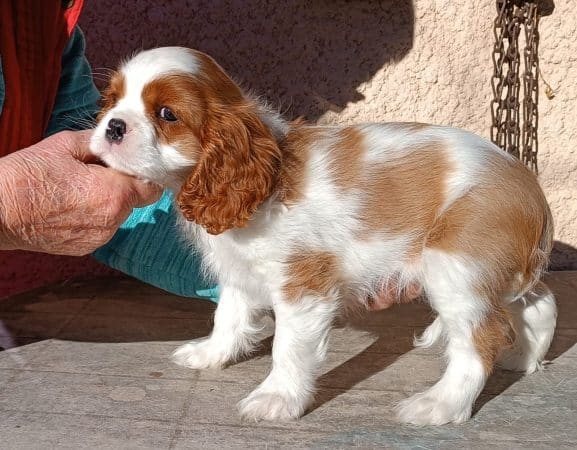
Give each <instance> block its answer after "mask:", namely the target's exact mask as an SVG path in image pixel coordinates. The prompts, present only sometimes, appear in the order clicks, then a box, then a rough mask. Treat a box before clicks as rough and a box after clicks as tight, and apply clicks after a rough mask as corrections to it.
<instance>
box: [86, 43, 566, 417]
mask: <svg viewBox="0 0 577 450" xmlns="http://www.w3.org/2000/svg"><path fill="white" fill-rule="evenodd" d="M90 147H91V150H92V152H93V153H94V154H95V155H96V156H98V157H99V158H100V159H102V160H103V161H104V162H105V163H107V164H108V165H109V166H110V167H113V168H115V169H118V170H120V171H123V172H125V173H128V174H132V175H135V176H137V177H140V178H143V179H147V180H151V181H154V182H156V183H160V184H162V185H164V186H166V187H167V188H168V189H171V190H172V191H173V192H174V193H175V194H176V203H177V205H178V208H179V210H180V212H181V216H182V217H181V219H180V228H181V231H182V234H183V237H184V239H185V240H186V241H189V242H191V243H193V246H195V247H198V249H199V250H200V251H201V252H202V254H203V259H204V262H205V264H206V270H207V271H208V272H209V273H210V274H212V275H213V276H214V277H215V279H216V281H217V282H218V284H219V286H220V289H221V294H220V302H219V304H218V307H217V310H216V314H215V319H214V329H213V331H212V334H211V335H210V336H209V337H207V338H205V339H201V340H196V341H192V342H190V343H188V344H185V345H183V346H181V347H180V348H178V349H177V350H176V351H175V352H174V355H173V357H174V360H175V361H176V363H178V364H180V365H183V366H186V367H190V368H194V369H204V368H209V367H210V368H214V367H222V366H224V365H226V364H227V363H230V362H233V361H234V360H235V359H237V358H238V357H239V356H241V355H244V354H247V353H249V352H251V351H252V350H253V349H254V348H255V346H256V345H257V343H258V339H259V322H258V318H259V317H260V314H261V313H262V312H263V310H271V309H272V310H273V311H274V316H275V320H276V322H275V338H274V347H273V351H272V357H273V365H272V370H271V372H270V374H269V375H268V377H267V378H266V379H265V380H264V381H263V382H262V383H261V384H260V385H259V386H258V387H257V388H256V389H255V390H254V391H253V392H252V393H251V394H250V395H249V396H248V397H247V398H245V399H244V400H242V401H241V402H240V404H239V408H240V412H241V414H242V415H243V416H244V417H246V418H250V419H255V420H259V419H268V420H276V419H293V418H297V417H299V416H301V415H302V414H304V412H305V411H306V409H307V407H308V406H310V405H311V402H312V400H313V394H314V390H315V380H316V378H317V377H318V376H319V374H320V373H321V372H322V363H323V360H324V359H325V355H326V352H327V345H328V336H329V331H330V328H331V324H332V323H333V319H334V318H335V315H336V314H337V312H338V311H339V309H340V308H341V307H342V306H343V305H345V304H346V303H347V302H355V301H360V300H358V299H370V298H374V297H375V296H378V293H379V292H386V293H388V295H397V296H399V297H403V296H406V295H407V293H413V294H411V295H414V293H418V292H419V291H420V290H421V289H422V290H423V291H424V292H425V294H426V296H427V301H428V302H429V303H430V305H431V307H432V308H433V309H434V311H435V312H436V314H437V317H436V319H435V321H434V322H433V323H432V324H431V325H430V326H429V327H428V328H427V329H426V331H425V332H424V333H423V335H422V336H421V337H420V338H418V339H416V342H415V343H416V345H417V346H420V347H428V346H430V345H432V344H433V343H434V342H436V341H442V342H443V344H444V346H445V349H446V351H445V355H446V359H447V366H446V369H445V372H444V374H443V376H442V377H441V379H440V380H439V381H438V382H437V383H436V384H435V385H434V386H432V387H431V388H430V389H428V390H426V391H425V392H422V393H419V394H416V395H414V396H412V397H410V398H408V399H407V400H405V401H403V402H402V403H401V404H400V405H398V407H397V413H398V416H399V418H400V420H401V421H404V422H408V423H413V424H419V425H426V424H436V425H437V424H444V423H448V422H457V423H459V422H463V421H465V420H467V419H468V418H469V417H470V416H471V410H472V407H473V404H474V402H475V399H476V398H477V396H478V395H479V393H480V392H481V391H482V389H483V386H484V385H485V382H486V380H487V377H488V376H489V374H490V373H491V371H492V370H493V368H494V367H495V365H496V363H500V364H502V365H503V366H504V367H506V368H509V369H514V370H520V371H526V372H533V371H535V370H536V369H538V368H539V367H540V366H541V364H542V363H543V358H544V356H545V353H546V352H547V349H548V348H549V345H550V342H551V339H552V336H553V331H554V328H555V322H556V306H555V300H554V297H553V295H552V294H551V292H550V291H549V289H547V287H546V286H545V285H544V284H543V283H542V282H540V281H539V280H540V277H541V274H542V272H543V271H544V270H545V269H546V266H547V260H548V255H549V252H550V249H551V243H552V236H553V224H552V218H551V213H550V211H549V208H548V206H547V202H546V200H545V197H544V195H543V192H542V191H541V189H540V187H539V185H538V183H537V181H536V179H535V177H534V176H533V175H532V174H531V173H530V172H529V171H528V170H527V169H526V168H525V167H524V166H523V165H522V164H521V163H519V162H518V161H517V160H516V159H514V158H513V157H512V156H509V155H508V154H506V153H504V152H502V151H501V150H500V149H499V148H497V147H496V146H494V145H493V144H491V143H490V142H488V141H486V140H485V139H482V138H480V137H477V136H475V135H473V134H471V133H468V132H465V131H462V130H458V129H454V128H449V127H442V126H433V125H426V124H421V123H383V124H363V125H356V126H349V127H333V126H312V125H306V124H305V123H302V122H293V123H290V122H287V121H285V120H284V119H283V118H282V117H281V116H280V115H279V114H277V113H275V112H273V111H271V110H270V109H268V108H267V107H266V106H265V105H263V104H262V102H260V101H259V100H256V99H255V98H252V97H250V96H248V95H247V94H246V93H245V92H243V91H242V90H241V89H240V88H239V87H238V86H237V85H236V84H235V83H234V82H233V81H232V80H231V79H230V78H229V77H228V76H227V75H226V74H225V72H224V71H223V69H222V68H221V67H219V66H218V65H217V64H216V63H215V61H213V60H212V59H211V58H210V57H209V56H207V55H205V54H203V53H200V52H197V51H194V50H189V49H185V48H177V47H169V48H157V49H153V50H148V51H143V52H141V53H139V54H137V55H136V56H134V57H133V58H132V59H130V60H129V61H127V62H125V63H124V64H122V65H121V67H120V69H119V70H118V72H116V74H115V75H114V76H113V77H112V79H111V81H110V85H109V87H108V88H107V90H106V91H105V93H104V108H103V110H102V112H101V114H100V117H99V123H98V125H97V127H96V129H95V130H94V134H93V136H92V140H91V144H90Z"/></svg>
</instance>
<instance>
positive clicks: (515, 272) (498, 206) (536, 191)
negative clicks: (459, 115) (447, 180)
mask: <svg viewBox="0 0 577 450" xmlns="http://www.w3.org/2000/svg"><path fill="white" fill-rule="evenodd" d="M487 166H488V168H487V169H488V170H487V172H486V173H484V174H480V175H479V176H482V177H490V179H486V180H484V181H483V183H481V185H480V186H476V187H474V188H473V189H471V191H469V192H468V193H467V194H466V195H464V196H463V197H461V198H460V199H458V200H456V201H455V202H454V203H453V204H452V205H451V206H450V207H449V208H448V209H447V210H446V211H445V212H444V213H443V214H442V215H441V216H440V217H439V218H438V219H437V220H436V222H435V224H434V226H433V227H432V228H431V230H430V232H429V235H428V236H427V239H426V243H425V245H426V246H427V247H431V248H437V249H440V250H443V251H446V252H450V253H461V254H464V255H466V256H469V257H471V259H473V260H476V261H481V262H482V263H483V266H484V268H485V272H486V273H485V278H486V280H487V281H483V282H481V283H480V285H479V286H478V289H479V292H480V293H481V294H483V295H485V296H490V297H491V298H501V297H502V296H503V295H507V294H509V295H514V294H518V293H522V292H524V291H526V290H527V289H528V288H530V286H531V285H532V284H534V283H535V282H536V281H538V278H539V276H540V274H541V272H542V271H543V270H544V269H545V267H546V264H547V258H548V255H549V252H550V250H551V245H552V218H551V212H550V211H549V207H548V205H547V202H546V200H545V197H544V195H543V192H542V190H541V188H540V187H539V184H538V183H537V180H536V178H535V176H534V175H533V174H532V173H531V172H530V171H529V170H528V169H526V168H525V167H524V166H523V165H522V164H521V163H520V162H518V161H511V160H509V159H504V158H502V157H500V156H499V155H497V154H496V155H494V156H493V157H492V158H489V159H488V161H487ZM519 275H520V276H521V279H519ZM512 287H513V290H516V292H511V289H512Z"/></svg>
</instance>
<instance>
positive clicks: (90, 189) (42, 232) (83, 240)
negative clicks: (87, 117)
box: [0, 131, 162, 256]
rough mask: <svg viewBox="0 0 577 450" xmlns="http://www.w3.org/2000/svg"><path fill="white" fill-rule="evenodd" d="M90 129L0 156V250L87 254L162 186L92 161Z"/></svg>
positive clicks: (151, 198) (51, 138)
mask: <svg viewBox="0 0 577 450" xmlns="http://www.w3.org/2000/svg"><path fill="white" fill-rule="evenodd" d="M89 139H90V131H78V132H72V131H64V132H62V133H57V134H55V135H53V136H51V137H49V138H47V139H44V140H43V141H41V142H39V143H38V144H36V145H33V146H31V147H28V148H25V149H23V150H20V151H18V152H15V153H12V154H10V155H8V156H5V157H3V158H0V250H14V249H21V250H30V251H37V252H44V253H53V254H60V255H77V256H80V255H86V254H88V253H91V252H92V251H94V250H95V249H97V248H98V247H100V246H102V245H104V244H105V243H106V242H108V241H109V240H110V239H111V238H112V236H113V235H114V233H115V232H116V230H117V229H118V227H119V226H120V225H121V224H122V222H124V220H125V219H126V218H127V217H128V215H129V214H130V213H131V211H132V209H133V208H138V207H142V206H146V205H148V204H150V203H152V202H154V201H156V200H157V199H158V198H159V197H160V195H161V192H162V190H161V188H160V187H159V186H157V185H154V184H152V183H149V182H145V181H142V180H138V179H136V178H133V177H130V176H128V175H124V174H121V173H119V172H116V171H114V170H112V169H109V168H106V167H103V166H101V165H98V164H95V158H94V157H93V156H92V155H91V154H90V153H89V151H88V142H89Z"/></svg>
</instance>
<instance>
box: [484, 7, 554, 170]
mask: <svg viewBox="0 0 577 450" xmlns="http://www.w3.org/2000/svg"><path fill="white" fill-rule="evenodd" d="M548 7H549V3H548V2H547V1H538V0H537V1H536V0H497V17H496V18H495V21H494V23H493V35H494V37H495V44H494V47H493V76H492V78H491V86H492V89H493V100H492V101H491V119H492V121H491V140H492V141H493V142H494V143H495V144H496V145H498V146H499V147H501V148H502V149H503V150H505V151H506V152H508V153H511V154H512V155H514V156H516V157H517V158H519V159H521V161H523V162H524V163H525V164H526V165H527V166H529V167H530V168H531V169H533V170H534V171H535V172H537V169H538V168H537V151H538V142H537V127H538V124H539V114H538V109H537V106H538V94H539V91H538V76H539V58H538V46H539V31H538V25H539V16H540V15H543V14H550V13H551V12H552V10H551V11H549V9H547V8H548ZM521 29H523V30H524V38H525V48H524V50H523V66H524V72H523V77H522V80H521V76H520V66H521V55H520V51H519V36H520V34H521ZM521 82H522V84H523V101H522V105H523V107H522V115H521V102H520V99H519V93H520V91H521ZM521 118H522V120H523V124H522V125H521Z"/></svg>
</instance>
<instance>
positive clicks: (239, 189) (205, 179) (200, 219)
mask: <svg viewBox="0 0 577 450" xmlns="http://www.w3.org/2000/svg"><path fill="white" fill-rule="evenodd" d="M200 141H201V147H202V156H201V159H200V161H199V162H198V164H197V165H196V167H195V169H194V171H193V172H192V173H191V175H190V176H189V177H188V179H187V180H186V181H185V183H184V184H183V186H182V189H181V190H180V192H179V194H178V196H177V203H178V206H179V207H180V210H181V211H182V214H183V215H184V217H185V218H186V219H187V220H190V221H194V222H196V223H197V224H199V225H202V226H203V227H204V228H205V229H206V230H207V231H208V232H209V233H210V234H220V233H222V232H224V231H226V230H228V229H230V228H233V227H243V226H245V225H246V224H247V222H248V220H249V219H250V217H251V216H252V215H253V213H254V212H255V211H256V209H257V208H258V206H259V205H260V204H261V203H262V202H263V201H264V200H265V199H266V198H267V197H268V196H270V195H271V193H272V191H273V190H274V187H275V185H276V181H277V177H278V173H279V170H280V161H281V152H280V149H279V146H278V144H277V142H276V140H275V138H274V136H273V135H272V133H271V131H270V130H269V128H268V127H267V126H266V125H265V124H264V123H263V121H262V120H261V118H260V117H259V116H258V113H257V111H256V110H255V108H254V107H252V106H251V105H250V104H248V103H247V104H240V105H235V106H229V107H226V108H225V107H222V108H218V110H217V111H211V112H210V113H209V114H208V115H207V118H206V120H205V123H204V124H203V126H202V128H201V132H200Z"/></svg>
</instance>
